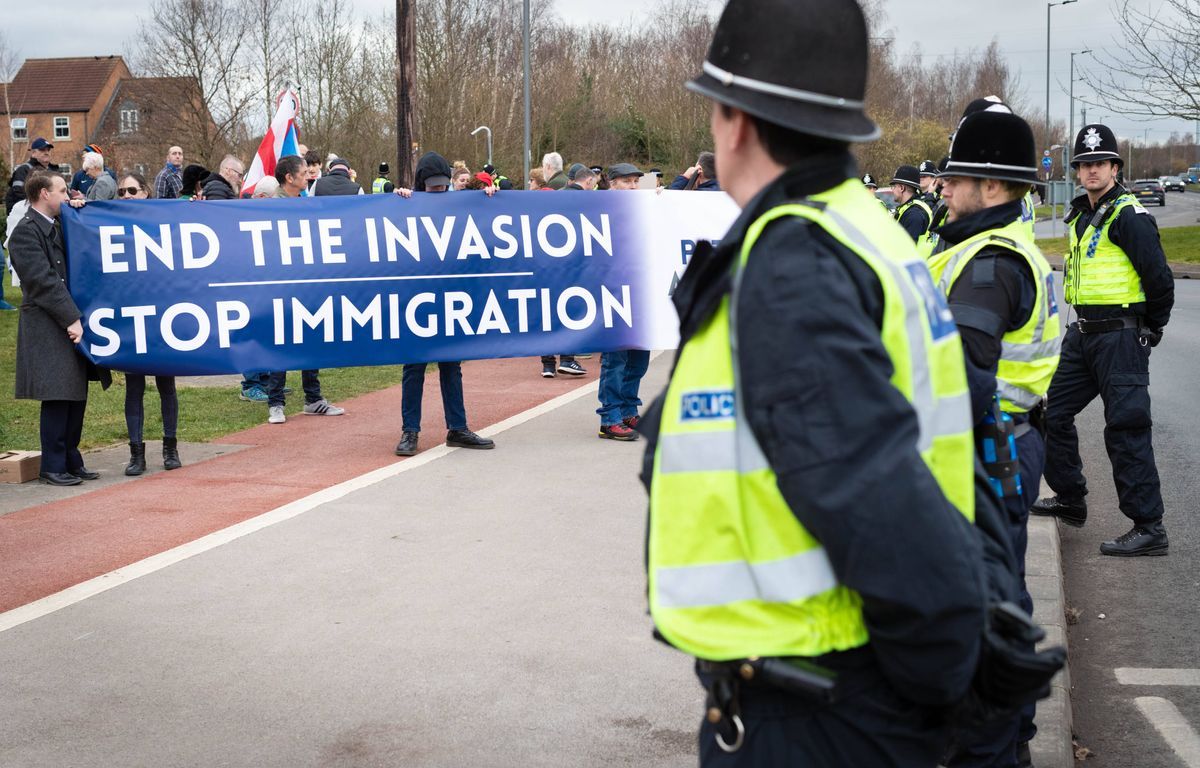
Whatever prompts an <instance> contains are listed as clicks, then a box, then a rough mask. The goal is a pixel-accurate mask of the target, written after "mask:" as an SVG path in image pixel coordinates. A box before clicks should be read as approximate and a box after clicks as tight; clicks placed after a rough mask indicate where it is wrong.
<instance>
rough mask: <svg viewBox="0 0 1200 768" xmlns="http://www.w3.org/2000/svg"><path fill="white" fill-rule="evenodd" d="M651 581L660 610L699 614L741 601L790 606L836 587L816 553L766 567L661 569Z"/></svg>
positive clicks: (730, 565) (740, 563) (734, 565)
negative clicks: (688, 610)
mask: <svg viewBox="0 0 1200 768" xmlns="http://www.w3.org/2000/svg"><path fill="white" fill-rule="evenodd" d="M654 576H655V591H656V593H657V596H658V605H659V607H660V608H697V607H700V606H705V605H728V604H730V603H736V602H740V601H743V600H762V601H764V602H768V603H792V602H797V601H800V600H806V599H808V598H810V597H814V596H816V595H819V594H821V593H822V592H827V591H829V590H831V589H833V588H834V587H836V586H837V584H838V581H837V577H836V576H834V575H833V568H832V567H831V566H830V565H829V558H828V557H827V556H826V555H825V550H824V549H822V548H820V547H817V548H815V549H809V550H806V551H804V552H801V553H800V554H798V555H793V556H792V557H787V558H784V559H782V560H773V561H771V562H767V563H748V562H745V561H734V562H730V563H714V564H711V565H687V566H680V567H678V568H659V569H657V570H656V571H655V572H654Z"/></svg>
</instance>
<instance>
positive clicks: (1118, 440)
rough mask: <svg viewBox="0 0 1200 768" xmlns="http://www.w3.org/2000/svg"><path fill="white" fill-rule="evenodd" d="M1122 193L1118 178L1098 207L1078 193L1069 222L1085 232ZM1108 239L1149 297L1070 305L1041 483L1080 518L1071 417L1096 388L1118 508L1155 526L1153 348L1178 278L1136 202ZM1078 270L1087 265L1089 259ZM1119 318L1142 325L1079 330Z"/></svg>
mask: <svg viewBox="0 0 1200 768" xmlns="http://www.w3.org/2000/svg"><path fill="white" fill-rule="evenodd" d="M1122 194H1127V191H1126V190H1125V189H1124V188H1123V187H1121V186H1120V185H1115V186H1114V187H1113V188H1112V189H1111V190H1109V192H1108V193H1107V194H1105V195H1104V197H1102V198H1101V199H1100V201H1099V202H1098V204H1097V206H1095V207H1093V206H1092V205H1091V202H1090V201H1089V199H1088V197H1087V195H1081V196H1079V197H1077V198H1075V199H1074V200H1073V201H1071V206H1072V211H1071V214H1070V215H1069V216H1068V226H1072V227H1074V228H1075V232H1076V234H1077V235H1079V236H1082V234H1083V232H1084V230H1085V229H1086V228H1087V226H1088V224H1089V223H1090V222H1091V221H1092V219H1093V218H1094V216H1095V214H1096V210H1097V209H1098V208H1099V207H1101V206H1104V205H1105V204H1106V203H1111V202H1112V201H1113V200H1115V199H1116V198H1117V197H1119V196H1120V195H1122ZM1109 215H1111V213H1110V214H1109ZM1098 224H1099V223H1098ZM1109 240H1111V241H1112V243H1113V244H1114V245H1116V246H1117V247H1119V248H1120V249H1121V250H1122V251H1124V253H1125V255H1126V256H1127V257H1128V258H1129V261H1130V263H1131V264H1132V265H1133V268H1134V270H1136V271H1137V273H1138V277H1139V278H1140V279H1141V282H1142V291H1143V292H1144V293H1145V295H1146V301H1145V302H1143V303H1136V304H1131V305H1129V306H1128V307H1122V306H1097V305H1080V306H1076V307H1074V309H1075V311H1076V313H1077V314H1078V316H1079V322H1077V323H1072V324H1071V325H1070V326H1069V327H1068V328H1067V333H1066V336H1065V337H1064V339H1063V345H1062V358H1061V361H1060V362H1059V366H1058V371H1057V373H1055V375H1054V380H1053V382H1052V383H1051V385H1050V393H1049V395H1048V396H1047V399H1048V409H1047V412H1046V428H1047V436H1046V482H1047V484H1049V486H1050V487H1051V488H1052V489H1053V490H1054V492H1055V493H1056V494H1057V495H1058V499H1059V500H1060V501H1062V502H1064V503H1073V504H1077V505H1078V508H1077V512H1076V519H1075V520H1068V522H1074V523H1075V524H1082V520H1083V518H1084V517H1085V516H1086V507H1084V506H1083V498H1084V496H1086V495H1087V481H1086V480H1085V479H1084V476H1083V463H1082V461H1081V460H1080V457H1079V436H1078V433H1077V432H1076V429H1075V416H1076V414H1078V413H1079V412H1080V411H1082V410H1083V409H1084V408H1085V407H1087V405H1088V404H1089V403H1091V402H1092V400H1094V399H1095V398H1096V396H1097V395H1099V396H1100V397H1101V399H1103V401H1104V421H1105V428H1104V445H1105V448H1106V449H1107V451H1108V457H1109V460H1110V461H1111V462H1112V468H1113V481H1114V482H1115V484H1116V487H1117V498H1118V500H1119V502H1120V507H1121V512H1123V513H1124V514H1125V516H1126V517H1128V518H1129V519H1130V520H1132V521H1133V522H1134V524H1135V525H1155V524H1160V522H1161V520H1162V516H1163V501H1162V492H1161V489H1160V484H1159V478H1158V469H1157V467H1156V466H1155V463H1154V449H1153V446H1152V444H1151V419H1150V391H1149V385H1150V365H1149V363H1150V348H1151V346H1153V345H1155V344H1157V343H1158V340H1159V338H1161V336H1160V334H1161V332H1162V329H1163V328H1165V327H1166V325H1167V322H1168V321H1169V320H1170V318H1171V308H1172V306H1173V305H1174V303H1175V283H1174V279H1173V278H1172V276H1171V270H1170V268H1169V267H1168V266H1167V260H1166V255H1165V254H1164V253H1163V249H1162V243H1161V242H1160V241H1159V236H1158V225H1157V224H1156V223H1155V221H1154V218H1153V217H1152V216H1150V214H1149V213H1147V212H1146V211H1145V210H1144V209H1142V208H1140V206H1139V207H1136V208H1135V207H1126V208H1123V209H1122V210H1121V211H1120V213H1119V214H1117V218H1116V220H1115V221H1113V222H1112V225H1111V226H1110V228H1109ZM1082 269H1087V264H1086V263H1084V264H1083V265H1082ZM1123 317H1134V318H1137V319H1138V320H1139V322H1140V323H1141V325H1142V326H1143V327H1144V329H1145V330H1144V331H1139V330H1138V329H1136V328H1126V329H1122V330H1114V331H1105V332H1101V333H1083V332H1081V331H1083V330H1085V329H1087V325H1088V323H1095V322H1097V321H1105V320H1112V319H1115V318H1123ZM1040 504H1041V502H1039V505H1040ZM1035 511H1038V510H1037V509H1036V508H1035ZM1064 519H1066V518H1064Z"/></svg>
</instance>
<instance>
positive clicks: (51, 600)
mask: <svg viewBox="0 0 1200 768" xmlns="http://www.w3.org/2000/svg"><path fill="white" fill-rule="evenodd" d="M659 354H661V352H656V353H653V354H652V355H651V359H652V360H653V359H654V358H655V357H657V356H658V355H659ZM599 385H600V383H599V381H598V380H597V381H593V382H591V383H590V384H586V385H584V386H581V387H579V388H578V389H573V390H571V391H570V392H565V393H563V394H561V395H559V396H558V397H556V398H554V399H552V400H547V401H546V402H544V403H542V404H541V405H536V406H534V407H533V408H530V409H529V410H526V411H522V412H521V413H518V414H516V415H515V416H511V417H509V418H507V419H505V420H504V421H501V422H498V423H496V424H493V425H491V426H490V427H486V428H485V429H481V430H479V434H480V435H483V436H484V437H491V436H493V435H498V434H500V433H501V432H504V431H506V430H509V429H512V428H513V427H516V426H519V425H521V424H524V423H525V422H527V421H531V420H533V419H535V418H537V417H538V416H541V415H543V414H546V413H549V412H551V411H553V410H555V409H556V408H560V407H562V406H564V405H566V404H567V403H570V402H572V401H574V400H578V399H579V398H581V397H584V396H585V395H589V394H593V393H595V392H596V391H597V390H598V388H599ZM457 450H462V449H459V448H450V447H448V446H446V445H439V446H438V447H437V448H432V449H430V450H428V451H425V452H424V453H421V454H418V455H416V456H413V457H412V458H408V459H404V460H402V461H397V462H396V463H395V464H389V465H388V466H386V467H381V468H379V469H376V470H374V471H372V472H368V473H366V474H365V475H359V476H358V477H354V478H351V479H349V480H347V481H345V482H342V483H338V484H337V485H334V486H330V487H329V488H325V489H323V490H320V491H317V492H316V493H313V494H310V495H308V496H305V497H304V498H302V499H297V500H296V501H293V502H291V503H290V504H285V505H283V506H282V507H276V508H275V509H272V510H271V511H269V512H264V513H262V514H261V515H258V516H257V517H252V518H250V519H249V520H243V521H242V522H240V523H237V524H235V525H231V526H229V527H228V528H223V529H221V530H219V531H214V532H213V533H210V534H208V535H207V536H202V537H201V538H199V539H196V540H194V541H189V542H187V543H186V544H181V545H179V546H178V547H175V548H174V549H169V550H167V551H166V552H160V553H159V554H157V555H152V556H150V557H147V558H146V559H144V560H139V561H137V562H136V563H131V564H129V565H127V566H125V567H123V568H118V569H116V570H115V571H109V572H108V573H105V574H102V575H100V576H97V577H95V578H93V579H89V580H87V581H85V582H83V583H81V584H76V585H75V586H73V587H68V588H67V589H64V590H62V591H61V592H56V593H54V594H53V595H48V596H46V597H43V598H42V599H40V600H35V601H33V602H32V603H26V604H25V605H22V606H19V607H17V608H13V609H12V610H9V611H5V612H4V613H0V632H4V631H5V630H9V629H12V628H13V627H19V626H20V625H22V624H24V623H26V622H29V621H33V620H34V619H40V618H41V617H43V616H47V615H49V614H51V613H54V612H55V611H59V610H62V609H63V608H67V607H69V606H72V605H74V604H76V603H79V602H82V601H84V600H87V599H88V598H89V597H94V596H96V595H98V594H100V593H102V592H107V591H108V590H110V589H112V588H113V587H119V586H121V585H122V584H125V583H128V582H130V581H133V580H134V579H137V578H140V577H142V576H147V575H149V574H151V573H154V572H155V571H161V570H162V569H163V568H166V567H168V566H171V565H174V564H175V563H178V562H180V561H182V560H186V559H187V558H189V557H194V556H195V555H199V554H201V553H203V552H207V551H209V550H210V549H216V548H217V547H219V546H221V545H222V544H228V543H229V542H231V541H234V540H235V539H240V538H241V537H243V536H246V535H249V534H251V533H254V532H256V531H261V530H262V529H264V528H268V527H270V526H272V525H275V524H276V523H282V522H283V521H285V520H291V519H292V518H293V517H296V516H298V515H302V514H304V513H305V512H308V511H310V510H312V509H316V508H317V507H319V506H321V505H322V504H328V503H329V502H331V501H337V500H338V499H340V498H342V497H344V496H347V495H349V494H351V493H354V492H355V491H360V490H362V489H363V488H367V487H369V486H372V485H375V484H376V483H379V482H382V481H384V480H387V479H389V478H392V477H396V476H397V475H399V474H400V473H402V472H408V471H409V470H412V469H416V468H418V467H421V466H424V465H426V464H428V463H430V462H432V461H436V460H437V459H440V458H441V457H443V456H445V455H447V454H449V453H451V452H452V451H457Z"/></svg>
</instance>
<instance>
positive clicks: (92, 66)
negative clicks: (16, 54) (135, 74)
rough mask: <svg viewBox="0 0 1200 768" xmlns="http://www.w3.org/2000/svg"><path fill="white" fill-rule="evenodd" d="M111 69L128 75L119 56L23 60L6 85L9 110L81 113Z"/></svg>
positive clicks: (94, 96) (15, 113) (105, 80)
mask: <svg viewBox="0 0 1200 768" xmlns="http://www.w3.org/2000/svg"><path fill="white" fill-rule="evenodd" d="M114 69H119V70H120V76H122V77H128V76H129V70H128V68H127V67H126V66H125V62H124V60H123V59H122V58H121V57H120V56H79V57H75V58H67V59H26V60H25V63H24V65H22V66H21V69H20V71H18V72H17V76H16V77H14V78H13V81H12V83H11V84H9V86H8V102H9V109H10V110H11V111H12V114H14V115H20V114H38V113H44V112H85V111H87V110H89V109H91V108H92V106H93V105H95V103H96V100H97V99H98V98H99V97H100V92H101V91H102V90H103V89H104V84H105V83H106V82H108V78H109V76H110V75H111V74H112V72H113V70H114Z"/></svg>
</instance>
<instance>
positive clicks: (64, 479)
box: [38, 472, 83, 485]
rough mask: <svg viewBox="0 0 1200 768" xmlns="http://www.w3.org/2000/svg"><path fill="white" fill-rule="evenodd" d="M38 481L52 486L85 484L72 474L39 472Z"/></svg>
mask: <svg viewBox="0 0 1200 768" xmlns="http://www.w3.org/2000/svg"><path fill="white" fill-rule="evenodd" d="M38 479H39V480H41V481H42V482H43V483H49V484H50V485H79V484H80V483H82V482H83V480H82V479H81V478H78V477H76V476H75V475H72V474H71V473H70V472H39V473H38Z"/></svg>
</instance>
